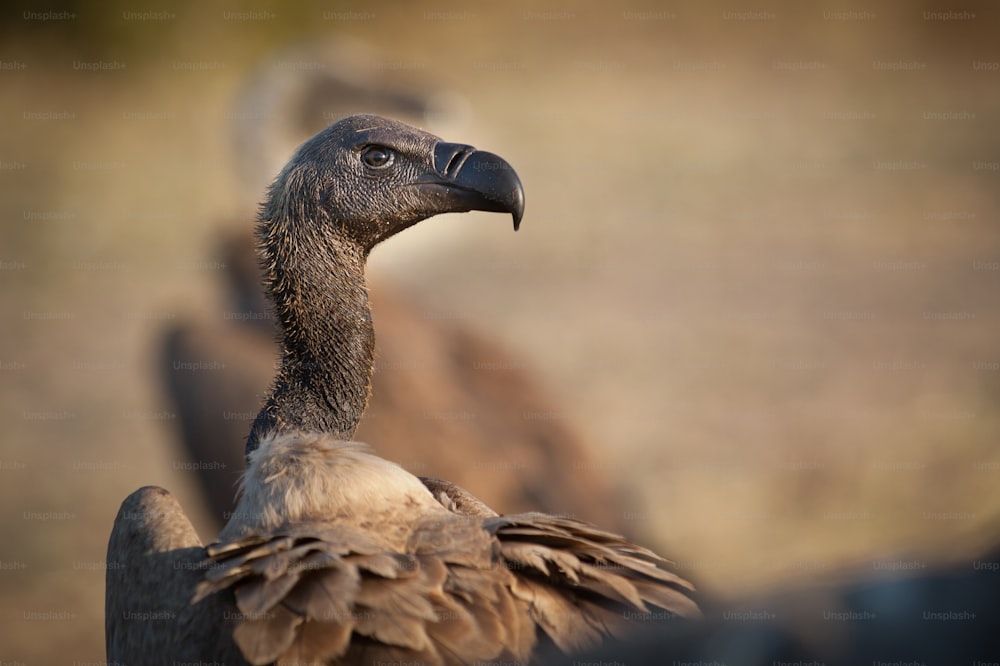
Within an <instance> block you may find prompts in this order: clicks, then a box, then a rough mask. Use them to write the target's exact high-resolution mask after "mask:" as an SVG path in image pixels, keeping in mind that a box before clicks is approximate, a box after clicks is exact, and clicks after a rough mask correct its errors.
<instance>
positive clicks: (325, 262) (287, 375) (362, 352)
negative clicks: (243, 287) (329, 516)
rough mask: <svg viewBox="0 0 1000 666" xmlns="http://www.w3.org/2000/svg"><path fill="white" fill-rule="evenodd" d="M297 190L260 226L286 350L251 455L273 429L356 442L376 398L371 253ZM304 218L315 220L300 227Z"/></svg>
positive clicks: (279, 197)
mask: <svg viewBox="0 0 1000 666" xmlns="http://www.w3.org/2000/svg"><path fill="white" fill-rule="evenodd" d="M289 189H291V191H288V189H286V190H285V191H284V192H281V193H274V194H275V196H274V197H273V198H272V199H271V201H270V204H269V206H268V207H267V208H266V209H265V210H264V211H262V214H261V221H260V223H259V225H258V238H259V245H260V255H261V265H262V267H263V269H264V275H265V278H264V284H265V289H266V290H267V292H268V295H269V296H270V299H271V301H272V302H273V303H274V307H275V314H276V316H277V318H278V321H279V323H280V326H281V329H282V343H283V344H282V348H283V353H282V358H281V367H280V369H279V370H278V374H277V377H276V378H275V382H274V385H273V387H272V390H271V392H270V397H269V398H268V400H267V402H266V403H265V405H264V408H263V409H262V410H261V412H260V413H259V414H258V415H257V418H256V420H255V421H254V424H253V428H252V429H251V432H250V438H249V439H248V441H247V452H248V453H249V452H250V451H253V450H254V449H255V448H256V447H257V445H258V443H259V440H260V438H261V437H262V436H263V435H265V434H266V433H268V432H270V431H273V430H278V431H285V430H302V431H315V432H327V433H330V434H332V435H334V436H336V437H338V438H340V439H344V440H349V439H351V438H352V437H353V435H354V430H355V429H356V427H357V424H358V421H359V420H360V419H361V416H362V414H363V413H364V410H365V407H366V406H367V404H368V396H369V393H370V386H371V375H372V363H373V360H374V345H375V333H374V329H373V327H372V320H371V310H370V309H369V306H368V294H367V291H366V288H365V277H364V266H365V260H366V258H367V254H368V249H367V248H364V247H361V246H360V245H359V244H358V243H356V242H354V241H352V240H351V239H350V238H348V237H347V236H346V234H343V233H340V229H338V228H337V227H338V223H337V221H336V220H333V219H332V218H331V217H330V215H329V213H327V212H326V210H325V209H324V208H323V207H322V206H321V205H317V204H318V203H319V202H318V201H315V200H314V197H312V196H307V193H306V192H299V193H296V191H295V190H296V189H297V188H294V187H293V188H289ZM303 219H309V220H311V221H312V223H311V224H301V223H300V222H298V221H299V220H303Z"/></svg>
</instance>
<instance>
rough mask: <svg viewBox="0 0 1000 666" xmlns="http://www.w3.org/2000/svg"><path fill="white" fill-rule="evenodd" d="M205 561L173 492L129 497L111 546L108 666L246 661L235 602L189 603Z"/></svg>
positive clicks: (143, 491)
mask: <svg viewBox="0 0 1000 666" xmlns="http://www.w3.org/2000/svg"><path fill="white" fill-rule="evenodd" d="M204 560H205V549H204V548H202V545H201V540H200V539H199V538H198V535H197V534H196V533H195V531H194V528H193V527H192V526H191V522H190V521H189V520H188V518H187V516H186V515H185V514H184V510H183V509H182V508H181V507H180V505H179V504H178V503H177V500H176V499H174V497H173V495H171V494H170V493H169V492H168V491H166V490H164V489H163V488H157V487H153V486H147V487H145V488H140V489H139V490H137V491H135V492H134V493H132V494H131V495H129V496H128V497H127V498H125V501H124V502H122V505H121V508H120V509H119V511H118V516H117V517H116V518H115V524H114V528H113V529H112V532H111V539H110V541H109V542H108V556H107V582H106V593H105V641H106V646H107V658H108V663H123V664H140V663H141V664H176V663H178V662H184V661H191V662H193V661H195V660H199V659H205V658H206V657H209V656H210V657H212V658H213V659H216V660H218V661H220V662H224V663H227V664H245V663H246V662H245V661H244V660H243V659H242V657H241V656H240V653H239V651H238V650H237V649H236V646H235V644H233V642H232V640H230V639H229V638H228V637H229V636H230V635H231V634H232V626H231V625H233V620H232V618H231V617H229V616H231V613H226V610H227V609H229V608H230V607H231V605H232V601H231V598H226V597H222V596H217V597H214V598H212V599H206V600H204V601H202V602H200V603H198V604H192V602H191V600H192V598H193V596H194V590H195V586H196V585H197V583H198V581H199V580H201V579H202V578H203V577H204V575H205V567H204ZM206 646H211V649H212V650H213V653H212V654H211V655H206V654H205V653H204V650H205V648H206Z"/></svg>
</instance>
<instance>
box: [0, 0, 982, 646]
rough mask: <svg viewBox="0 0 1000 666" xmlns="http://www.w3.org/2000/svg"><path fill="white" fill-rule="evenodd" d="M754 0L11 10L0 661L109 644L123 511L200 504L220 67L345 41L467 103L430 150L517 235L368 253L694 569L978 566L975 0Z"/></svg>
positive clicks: (219, 158)
mask: <svg viewBox="0 0 1000 666" xmlns="http://www.w3.org/2000/svg"><path fill="white" fill-rule="evenodd" d="M497 4H499V3H497ZM751 4H752V9H753V10H754V12H757V13H754V14H751V15H746V14H745V13H743V12H744V11H745V10H747V9H748V7H747V6H746V5H745V4H743V3H735V4H733V5H727V4H726V3H694V2H675V3H645V4H644V3H642V2H638V3H634V4H628V5H626V6H625V7H621V6H617V7H613V6H611V5H610V4H609V3H587V2H556V3H553V4H550V5H547V6H545V7H544V8H541V7H539V5H538V4H537V3H527V2H526V3H503V5H504V6H503V7H502V8H501V7H499V6H494V5H492V4H489V3H467V2H455V3H428V4H423V5H417V4H413V3H403V2H399V3H387V2H372V3H360V2H359V3H355V4H348V5H344V6H343V7H336V8H329V7H321V6H318V5H317V6H311V7H302V8H294V9H292V8H288V7H285V6H283V5H282V4H281V3H273V4H271V3H269V2H267V0H263V1H262V2H258V3H253V6H252V7H250V6H243V5H242V4H241V5H240V6H239V7H236V6H230V5H227V4H225V3H218V2H215V3H213V2H209V3H191V6H190V7H175V8H164V7H161V6H157V5H155V4H154V5H150V6H148V7H135V6H132V5H130V4H129V3H127V2H120V3H118V4H110V3H109V4H108V5H106V6H105V7H103V8H94V7H91V6H89V5H88V6H86V7H85V6H84V5H83V3H81V5H80V6H79V7H78V8H76V9H75V10H74V9H73V8H72V7H73V6H72V5H68V6H66V7H67V11H74V12H75V15H76V16H75V18H71V19H69V20H67V21H56V20H52V21H42V20H39V19H38V18H37V17H34V18H33V17H32V16H33V15H31V14H27V15H26V14H24V13H22V12H21V10H13V9H11V10H5V13H6V14H7V15H8V16H7V18H6V19H5V20H4V24H5V26H6V27H5V28H4V31H5V34H4V35H3V37H2V41H0V62H2V63H4V67H3V69H2V70H0V86H2V90H3V94H2V95H0V118H2V122H3V131H2V133H0V166H2V168H0V192H2V195H3V196H2V197H0V211H2V213H0V215H2V217H0V260H2V262H3V270H2V271H0V290H2V293H3V300H2V306H0V322H2V326H0V410H2V411H0V414H2V417H3V422H4V429H3V434H2V435H0V447H2V448H0V463H2V464H0V526H2V530H3V538H2V539H0V564H2V566H0V590H2V596H0V599H2V603H0V660H3V661H5V662H10V661H18V662H22V663H25V664H34V663H91V662H97V661H99V660H100V659H102V657H103V624H102V622H103V619H102V618H103V616H102V613H103V577H104V572H103V568H102V563H103V558H104V548H105V545H106V539H107V535H108V533H109V530H110V526H111V521H112V520H113V517H114V515H115V512H116V511H117V508H118V503H119V502H120V501H121V499H122V498H123V497H124V496H125V495H126V494H127V493H128V492H130V491H131V490H133V489H135V488H136V487H138V486H139V485H143V484H149V483H156V484H161V485H163V486H166V487H168V488H170V489H171V490H172V491H174V492H175V493H176V494H177V495H178V496H179V497H180V498H181V501H182V503H183V504H185V506H187V507H188V509H189V510H190V511H192V512H196V511H197V497H196V495H194V493H193V486H192V480H191V479H190V478H189V477H188V476H187V475H186V474H185V473H184V472H183V471H182V470H180V469H178V468H177V460H178V456H177V454H176V452H175V450H174V449H173V448H172V447H173V446H174V441H175V432H174V430H173V428H174V427H175V425H176V424H175V423H172V422H171V421H170V420H169V419H163V418H159V416H161V415H163V414H168V415H169V413H170V411H171V406H170V405H169V403H167V401H166V398H165V396H164V395H163V394H162V393H161V392H160V389H159V386H158V384H157V381H156V375H155V372H154V370H155V367H156V366H155V360H154V357H153V355H154V353H155V351H156V344H157V334H158V332H159V331H160V329H161V327H162V325H163V320H164V318H173V317H183V316H187V315H188V314H190V313H194V312H201V313H202V314H204V315H207V316H216V317H217V316H219V313H218V312H217V303H218V302H219V301H218V296H219V294H218V285H217V280H216V279H215V278H216V276H215V275H214V274H213V270H214V269H213V262H214V261H216V260H217V257H215V256H214V255H213V249H212V248H213V246H212V242H213V241H214V240H215V239H216V238H217V237H218V233H219V231H220V229H222V228H225V227H226V226H227V225H235V224H237V222H235V221H232V220H238V219H243V217H245V216H246V215H247V214H248V212H250V211H252V210H253V206H254V203H255V199H256V198H257V196H259V195H258V194H252V195H251V194H248V193H247V192H246V188H245V187H244V186H243V185H241V183H240V181H239V179H238V178H237V176H236V169H235V168H234V164H233V159H232V151H231V144H230V139H229V127H230V124H231V123H232V120H231V118H230V117H227V115H226V114H227V113H230V112H231V109H232V99H233V95H234V92H235V90H236V88H237V86H238V84H239V82H240V81H241V80H242V78H243V77H244V76H245V74H246V72H247V71H248V69H249V68H250V67H251V66H253V65H255V64H258V63H260V61H261V59H265V58H273V57H275V56H273V53H274V49H276V48H278V47H280V46H282V45H285V44H291V43H299V42H301V41H304V40H309V39H317V38H318V39H331V38H334V37H336V36H338V35H340V36H343V35H349V36H353V37H357V38H361V39H364V40H365V41H367V42H368V43H369V44H371V45H373V46H375V47H377V48H378V49H379V50H380V51H381V52H382V53H383V54H384V60H380V61H372V62H370V63H369V65H368V66H370V67H371V68H373V69H375V70H380V71H384V70H385V69H392V70H398V72H397V73H398V75H399V76H400V78H401V79H402V80H404V81H405V80H406V79H407V77H408V73H409V72H412V73H413V74H414V77H421V78H431V79H434V80H437V81H440V82H441V84H442V85H443V86H445V87H450V88H451V89H453V90H455V91H456V92H458V93H460V95H461V96H463V97H464V99H465V100H466V101H467V103H468V113H467V116H465V117H464V119H463V120H462V122H461V123H460V127H461V128H460V130H458V132H457V134H458V135H456V136H448V137H446V138H448V139H451V140H455V141H468V142H471V143H475V144H477V145H479V146H481V147H483V148H486V149H488V150H492V151H494V152H497V153H500V154H502V155H504V156H505V157H507V158H508V159H509V161H510V162H511V163H512V164H513V165H514V166H515V167H516V168H517V169H518V171H519V173H520V174H521V176H522V179H523V181H524V185H525V188H526V191H527V213H526V216H525V219H524V224H523V226H522V230H521V232H519V233H518V234H513V233H511V231H510V229H509V224H508V223H507V222H505V221H500V220H498V219H496V217H491V216H488V215H476V216H451V217H449V218H442V219H438V220H434V221H431V222H429V223H427V224H425V225H422V226H421V227H420V228H419V229H416V230H413V231H410V232H408V233H407V234H404V235H403V236H401V237H400V238H398V239H394V240H393V243H392V244H391V246H390V245H387V246H386V247H384V248H380V249H379V250H378V251H376V253H375V255H374V256H373V259H372V272H373V273H375V274H377V275H379V276H381V277H384V278H385V279H387V280H388V279H393V280H396V281H399V282H402V283H404V284H405V285H406V286H407V288H408V289H410V290H411V292H412V293H413V294H414V298H421V299H423V302H424V303H426V304H427V305H426V307H427V308H428V312H429V313H430V314H431V315H432V316H441V315H442V313H445V314H448V315H449V316H455V317H458V318H460V319H462V320H463V321H465V322H466V323H468V324H469V325H471V326H474V327H476V328H477V329H480V330H482V331H483V332H486V333H488V334H490V335H492V336H495V337H496V338H498V339H500V340H501V341H502V342H503V343H504V344H506V345H507V346H508V347H510V348H511V349H512V350H514V351H515V352H516V353H517V354H519V355H520V357H521V359H522V360H523V362H524V363H525V364H526V365H527V366H528V368H529V369H530V370H531V371H532V372H533V373H535V374H536V375H537V376H538V377H539V378H540V380H541V381H542V382H544V384H545V385H546V386H547V387H548V388H550V389H551V390H552V392H553V393H554V394H555V395H556V396H558V399H559V401H560V404H561V410H560V411H559V412H558V413H556V414H554V415H553V416H554V417H556V418H566V419H569V420H571V421H572V422H574V423H575V424H576V425H578V426H579V428H580V429H581V430H582V431H583V432H584V433H586V435H587V437H588V440H589V444H590V445H591V446H592V447H593V449H594V450H595V451H596V453H597V456H598V457H599V460H600V461H601V462H602V464H603V465H604V467H605V469H606V472H607V474H608V475H609V476H611V477H612V478H613V479H614V480H615V482H616V483H618V484H620V485H622V486H625V487H626V488H627V490H628V492H629V493H630V495H631V497H632V499H633V502H632V505H633V506H634V507H636V508H635V509H630V510H629V514H628V516H627V518H628V519H629V520H634V521H635V523H636V532H637V533H643V534H646V535H648V536H647V537H646V538H647V539H648V540H649V541H650V542H651V545H654V546H656V547H657V548H658V549H660V550H661V551H663V552H665V553H667V554H669V555H671V556H672V557H674V558H675V559H676V560H677V561H678V564H679V566H680V567H681V568H682V569H683V570H684V571H685V573H686V574H687V575H689V576H691V577H694V578H695V579H696V580H698V582H699V584H700V585H701V587H702V588H703V589H705V590H707V591H709V592H712V593H717V594H721V595H726V596H730V595H742V594H746V593H750V592H753V591H755V590H760V589H762V588H766V587H768V586H771V585H775V584H784V583H788V582H790V581H800V580H804V579H813V578H816V577H825V576H832V575H834V574H836V573H837V572H839V571H841V570H843V569H845V568H846V569H848V570H851V571H858V572H860V573H862V574H865V573H873V572H877V569H878V568H879V567H880V566H882V565H881V564H879V563H884V562H893V561H896V560H899V559H900V558H909V559H917V560H919V561H921V562H926V563H927V564H928V565H931V564H933V563H934V562H936V561H945V560H947V561H958V562H967V563H971V562H972V561H973V560H974V558H975V557H977V556H978V553H979V550H978V549H979V548H981V546H982V544H983V543H985V542H986V541H988V540H989V537H990V536H991V534H995V533H996V525H997V522H996V521H997V518H998V516H1000V483H998V470H1000V451H998V435H1000V415H998V412H997V410H996V408H995V406H996V401H997V398H998V395H1000V351H998V347H997V314H998V304H997V298H998V281H1000V225H998V203H1000V202H998V195H997V192H998V179H1000V171H998V169H1000V135H998V130H997V128H998V127H1000V123H998V111H1000V71H998V70H1000V48H998V47H997V45H996V39H995V29H996V25H997V10H996V9H995V6H994V5H993V4H992V3H985V4H979V3H967V4H966V5H964V7H965V9H964V10H963V11H965V12H966V14H965V15H962V14H955V15H947V14H939V13H934V11H932V10H937V9H938V5H937V4H936V3H920V2H907V3H891V2H873V3H863V2H862V3H849V4H846V5H844V6H843V7H841V8H840V9H838V10H837V12H841V11H843V12H847V11H848V10H850V11H853V12H855V13H853V14H851V13H831V11H830V10H823V9H822V8H821V7H820V6H818V5H816V4H814V3H801V2H788V3H781V2H773V1H771V0H768V1H766V2H763V3H751ZM53 8H55V9H57V10H58V9H59V8H60V5H59V4H58V3H56V5H53ZM147 9H149V10H156V11H159V10H164V9H165V10H166V11H168V12H169V13H170V14H172V18H171V17H167V18H165V19H163V20H137V19H135V18H129V19H127V18H125V16H126V12H129V11H136V12H137V11H142V10H147ZM246 10H252V11H254V12H259V13H264V15H263V16H260V15H259V14H258V15H254V16H251V17H249V20H243V18H242V17H241V16H240V15H238V14H234V12H238V11H246ZM24 11H28V10H24ZM341 11H344V12H360V13H361V15H353V16H352V15H346V16H345V15H343V14H338V13H337V12H341ZM324 12H327V14H325V15H324ZM644 12H646V13H644ZM648 12H651V13H648ZM26 16H27V18H26ZM94 62H105V63H118V64H123V65H124V68H120V69H117V70H111V71H87V70H86V69H80V65H78V64H75V63H94ZM11 63H14V64H13V65H11ZM17 63H20V64H22V65H24V67H20V65H18V64H17ZM178 63H181V65H180V66H178ZM184 63H202V64H205V63H207V64H208V66H209V67H210V68H209V69H201V70H197V71H192V70H191V69H188V68H187V67H188V65H185V64H184ZM8 65H10V66H8ZM901 67H902V68H901ZM414 80H416V78H414ZM46 114H67V115H68V116H70V117H69V118H65V119H46V118H48V117H50V116H47V115H46ZM227 220H230V221H228V222H227ZM213 308H216V310H213ZM489 360H490V359H484V361H489ZM458 445H460V443H456V446H458ZM565 473H566V474H573V470H572V469H566V470H565ZM470 490H473V491H474V490H475V489H470ZM991 531H992V532H991ZM205 536H206V537H210V536H211V535H209V534H206V535H205ZM970 566H971V565H970Z"/></svg>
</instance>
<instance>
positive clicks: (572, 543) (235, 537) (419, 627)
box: [194, 434, 698, 664]
mask: <svg viewBox="0 0 1000 666" xmlns="http://www.w3.org/2000/svg"><path fill="white" fill-rule="evenodd" d="M310 484H315V485H310ZM313 491H316V492H313ZM284 507H288V511H289V513H288V514H287V515H286V514H285V513H284ZM236 516H237V518H236V519H235V520H234V521H233V523H231V525H230V526H229V527H227V528H226V530H225V531H224V532H223V539H222V540H221V541H220V542H218V543H216V544H212V545H210V546H209V547H208V549H207V552H208V555H209V559H210V566H209V567H208V569H207V574H206V576H205V579H204V580H203V581H202V582H201V584H200V585H199V586H198V593H197V595H196V597H195V599H194V601H195V603H200V602H202V601H203V600H205V599H207V598H209V597H211V596H215V595H228V594H231V595H233V596H232V598H233V600H234V603H235V605H236V608H237V610H238V617H239V621H238V623H237V626H236V628H235V631H234V634H233V636H234V639H235V641H236V643H237V645H239V647H240V649H241V650H242V653H243V655H244V656H245V657H246V659H247V660H248V661H249V662H250V663H252V664H267V663H271V662H274V661H277V662H280V663H286V662H287V663H369V662H372V661H395V660H405V661H421V662H424V663H429V664H467V663H472V662H476V661H490V660H498V659H499V660H516V661H521V662H525V661H528V660H530V659H531V657H532V655H533V654H535V651H536V649H537V648H538V647H539V646H540V645H548V644H550V643H551V644H554V645H556V646H557V647H558V648H559V649H561V650H562V651H564V652H567V653H570V652H573V651H576V650H580V649H584V648H587V647H593V646H595V645H598V644H599V643H600V642H601V641H602V640H603V639H604V638H606V637H609V636H620V635H623V634H624V632H625V631H626V630H627V628H628V627H629V626H630V625H632V624H634V621H633V619H634V616H635V615H638V614H652V613H660V614H661V615H663V616H671V617H672V616H680V617H694V616H697V615H698V609H697V606H696V605H695V604H694V602H693V601H692V600H691V598H690V596H689V594H690V591H691V587H690V585H689V584H688V583H686V582H685V581H683V580H682V579H680V578H679V577H677V576H675V575H674V574H672V573H670V572H668V571H666V570H664V569H661V568H659V567H658V566H657V564H658V563H659V558H657V557H656V556H655V555H654V554H653V553H651V552H650V551H648V550H645V549H643V548H640V547H638V546H634V545H632V544H630V543H628V542H627V541H625V540H624V539H623V538H621V537H619V536H616V535H614V534H610V533H608V532H604V531H601V530H598V529H596V528H594V527H591V526H589V525H586V524H584V523H580V522H578V521H575V520H571V519H565V518H559V517H554V516H548V515H545V514H521V515H515V516H492V517H490V516H487V517H470V516H467V515H462V514H458V513H453V512H451V511H449V510H447V509H446V508H445V507H444V506H442V505H441V504H440V503H439V502H437V501H436V500H435V499H434V497H433V496H432V495H431V493H430V492H429V491H427V490H426V488H425V487H424V485H423V484H422V483H421V482H420V481H419V479H417V478H416V477H413V476H412V475H410V474H409V473H408V472H406V471H405V470H403V469H402V468H400V467H398V466H396V465H394V464H393V463H389V462H387V461H385V460H382V459H381V458H378V457H377V456H374V455H373V454H371V453H369V452H368V451H367V450H366V449H365V448H364V447H362V446H360V445H358V444H355V443H346V442H340V441H337V440H335V439H333V438H331V437H328V436H323V435H314V434H309V435H281V436H279V437H276V438H274V439H272V440H271V441H268V442H266V443H262V446H261V448H260V449H258V451H256V452H255V453H254V454H253V456H252V458H251V465H250V468H249V470H248V473H247V477H246V479H245V480H244V494H243V496H242V497H241V500H240V503H239V508H238V509H237V514H236Z"/></svg>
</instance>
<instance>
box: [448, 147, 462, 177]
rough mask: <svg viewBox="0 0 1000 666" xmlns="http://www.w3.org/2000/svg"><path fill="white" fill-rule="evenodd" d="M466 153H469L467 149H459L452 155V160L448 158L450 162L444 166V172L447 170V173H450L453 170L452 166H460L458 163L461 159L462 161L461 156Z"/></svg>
mask: <svg viewBox="0 0 1000 666" xmlns="http://www.w3.org/2000/svg"><path fill="white" fill-rule="evenodd" d="M465 154H467V153H466V151H464V150H459V151H458V152H456V153H455V154H454V155H452V156H451V159H450V160H448V164H446V165H445V167H444V172H445V174H448V173H450V172H451V170H452V168H458V167H457V164H458V163H459V162H460V161H462V160H461V159H460V158H461V157H462V156H463V155H465Z"/></svg>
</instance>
